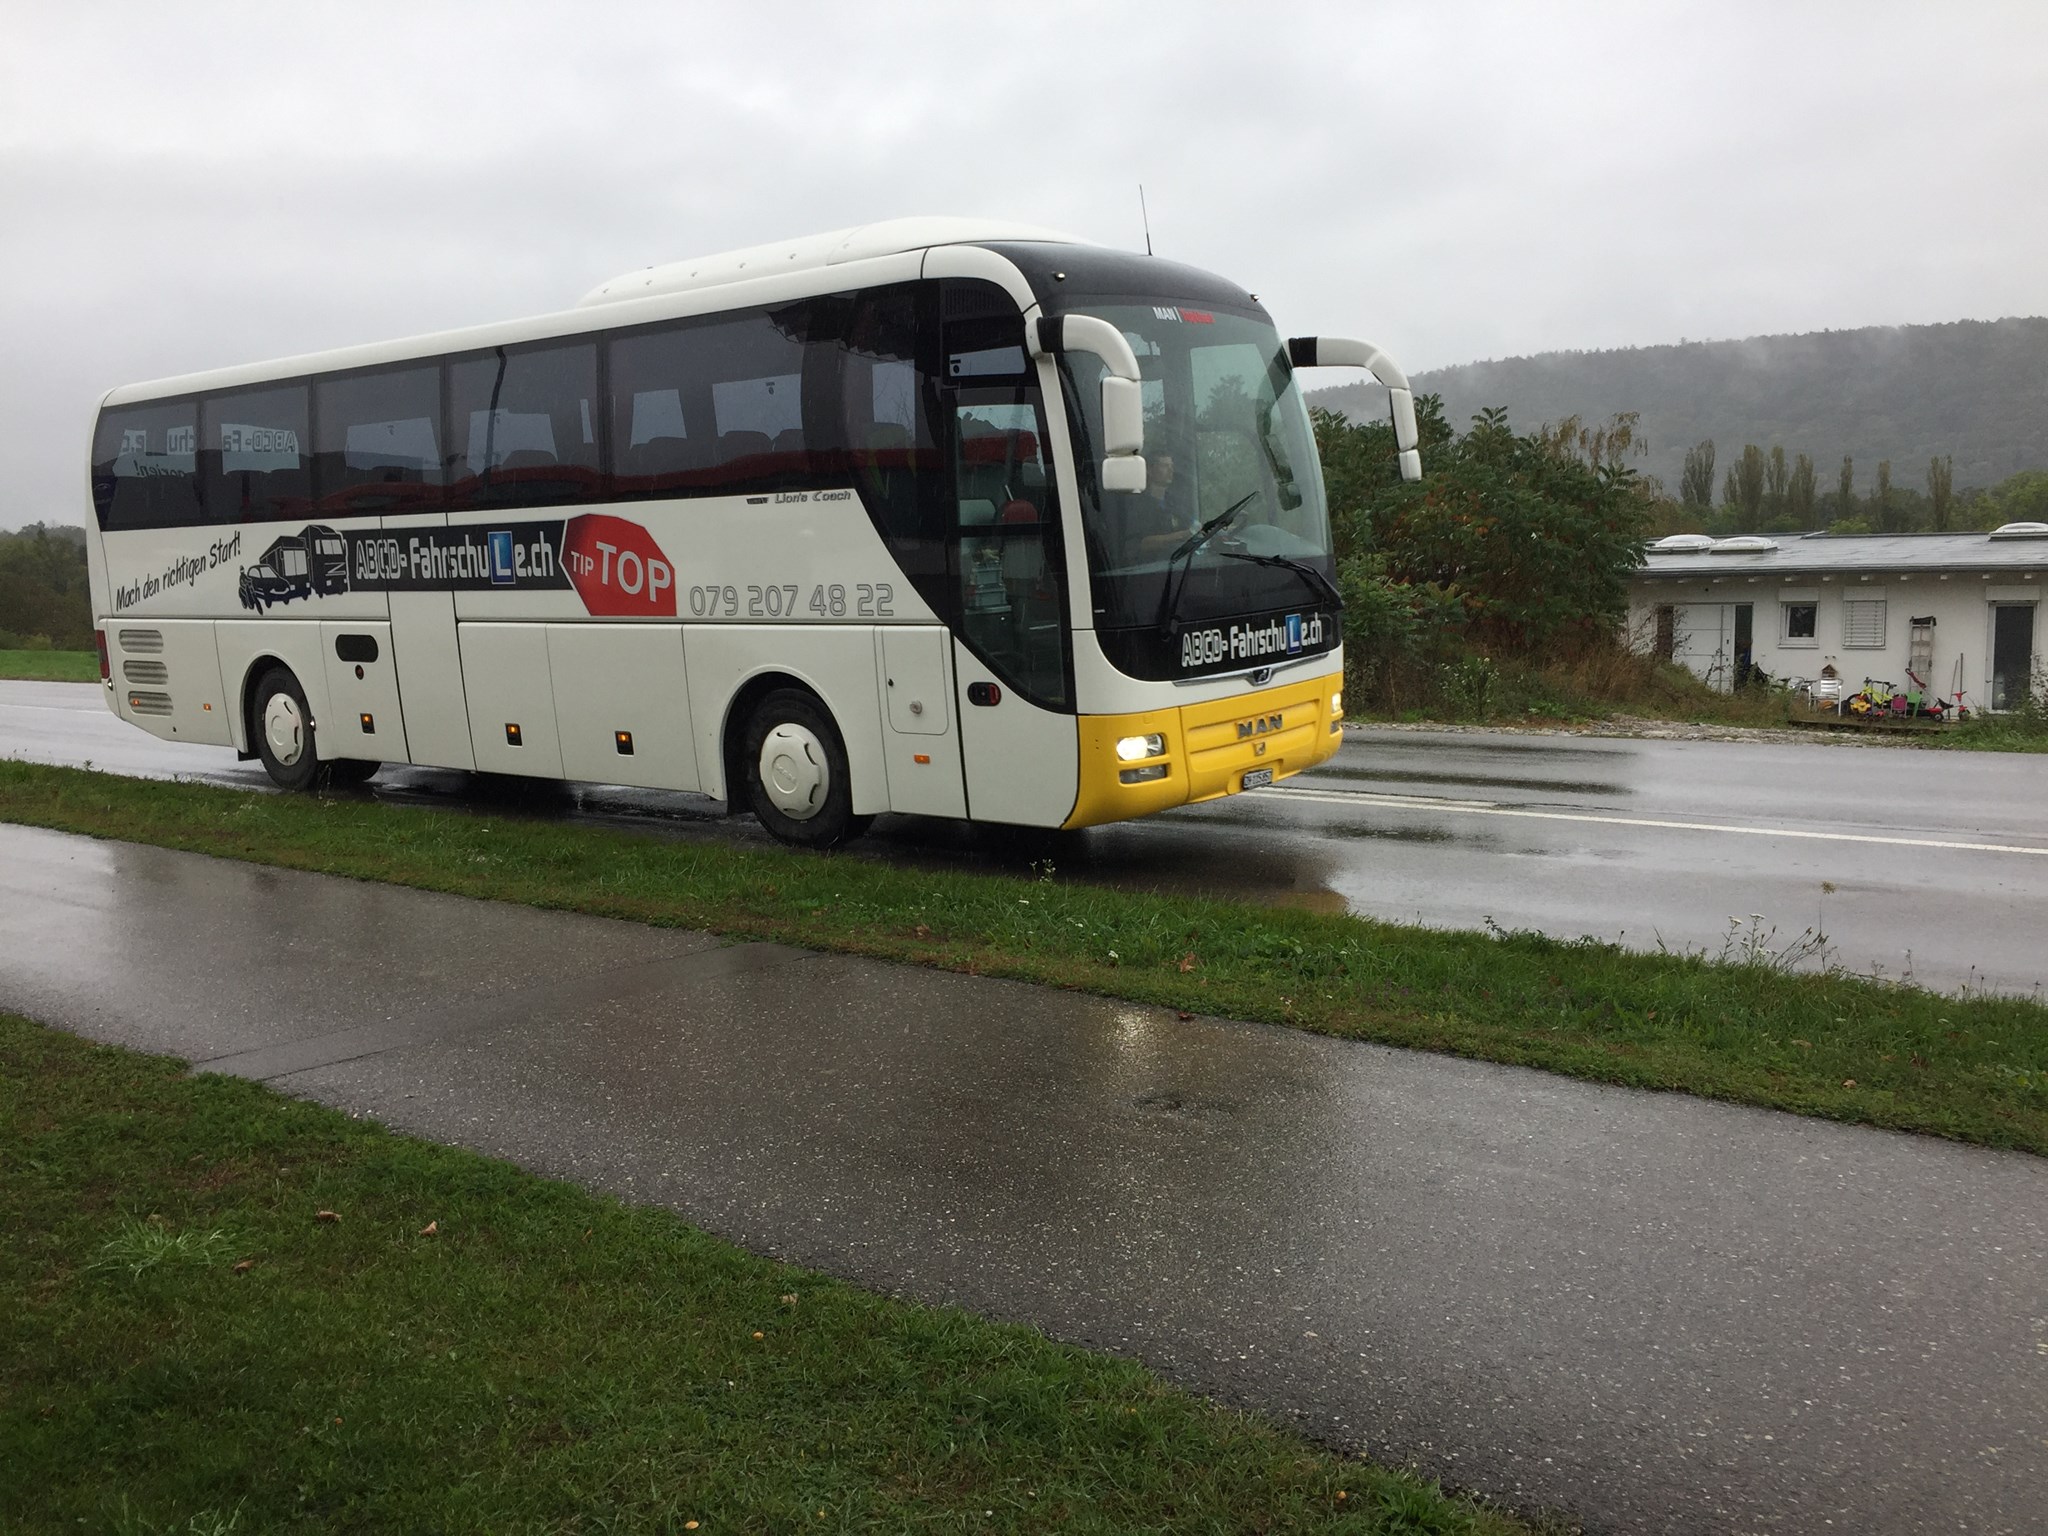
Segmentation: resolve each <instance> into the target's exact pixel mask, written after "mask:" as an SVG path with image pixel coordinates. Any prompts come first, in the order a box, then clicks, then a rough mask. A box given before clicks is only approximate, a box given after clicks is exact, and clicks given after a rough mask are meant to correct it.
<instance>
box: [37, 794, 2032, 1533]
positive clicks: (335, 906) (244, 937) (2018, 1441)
mask: <svg viewBox="0 0 2048 1536" xmlns="http://www.w3.org/2000/svg"><path fill="white" fill-rule="evenodd" d="M0 1007H6V1008H9V1009H14V1010H18V1011H22V1012H26V1013H28V1014H30V1015H32V1016H36V1017H40V1018H43V1019H46V1020H49V1021H50V1022H53V1023H56V1024H59V1025H61V1026H63V1027H66V1028H69V1029H73V1030H76V1031H78V1032H80V1033H82V1034H85V1035H88V1036H91V1037H93V1038H96V1039H101V1040H109V1041H116V1042H120V1043H124V1044H129V1045H135V1046H139V1047H142V1048H144V1049H148V1050H153V1051H160V1052H168V1053H172V1054H176V1055H180V1056H184V1057H187V1058H190V1059H195V1060H198V1061H201V1062H203V1063H207V1064H209V1065H210V1066H212V1067H213V1068H214V1069H216V1070H225V1071H237V1072H241V1073H244V1074H247V1075H250V1076H254V1077H259V1078H264V1079H267V1080H269V1081H273V1082H275V1083H277V1084H278V1085H279V1086H280V1087H282V1088H284V1089H285V1090H287V1091H289V1092H292V1093H297V1094H302V1095H305V1096H308V1097H311V1098H316V1099H319V1100H322V1101H324V1102H326V1103H330V1104H333V1105H336V1106H339V1107H343V1108H346V1109H350V1110H355V1111H360V1112H363V1113H366V1114H371V1115H374V1116H376V1117H378V1118H380V1119H382V1120H384V1121H385V1122H387V1123H389V1124H391V1125H393V1126H395V1127H398V1128H400V1129H404V1130H408V1131H414V1132H417V1133H419V1134H422V1135H426V1136H431V1137H434V1138H436V1139H439V1140H444V1141H450V1142H456V1143H460V1144H462V1145H465V1146H470V1147H474V1148H476V1149H478V1150H480V1151H483V1152H487V1153H490V1154H493V1155H496V1156H502V1157H507V1158H510V1159H513V1160H514V1161H517V1162H519V1163H521V1164H523V1165H525V1166H527V1167H529V1168H533V1169H536V1170H539V1171H541V1172H544V1173H549V1174H553V1175H557V1176H561V1177H564V1178H570V1179H575V1180H577V1181H579V1182H581V1183H584V1184H587V1185H590V1186H593V1187H596V1188H601V1189H606V1190H611V1191H615V1192H617V1193H619V1194H621V1195H624V1196H626V1197H628V1198H631V1199H635V1200H642V1201H649V1202H656V1203H660V1204H664V1205H667V1206H671V1207H673V1208H674V1209H675V1210H677V1211H679V1212H681V1213H682V1214H683V1215H685V1216H686V1217H688V1218H689V1219H691V1220H692V1221H695V1222H698V1223H701V1224H702V1225H704V1226H706V1227H708V1228H710V1229H711V1230H713V1231H716V1232H719V1233H721V1234H723V1235H725V1236H727V1237H730V1238H732V1239H734V1240H735V1241H738V1242H741V1243H743V1244H745V1245H747V1246H748V1247H750V1248H754V1249H756V1250H759V1251H762V1252H767V1253H773V1254H776V1255H779V1256H782V1257H786V1258H790V1259H794V1260H796V1261H799V1262H802V1263H805V1264H809V1265H814V1266H816V1267H818V1268H821V1269H825V1270H828V1271H830V1272H832V1273H835V1274H839V1275H844V1276H847V1277H849V1278H851V1279H854V1280H856V1281H859V1282H860V1283H862V1284H864V1285H868V1286H871V1287H874V1288H876V1289H879V1290H883V1291H889V1292H896V1293H901V1294H906V1295H911V1296H916V1297H920V1298H924V1299H930V1300H943V1301H948V1302H955V1303H958V1304H960V1305H962V1306H965V1307H968V1308H971V1309H972V1310H974V1311H976V1312H979V1313H983V1314H987V1315H990V1316H995V1317H1003V1318H1010V1319H1015V1320H1018V1321H1022V1322H1026V1323H1030V1324H1033V1325H1036V1326H1037V1327H1040V1328H1042V1329H1044V1330H1045V1331H1046V1332H1048V1333H1050V1334H1052V1335H1054V1336H1057V1337H1060V1338H1064V1339H1069V1340H1073V1341H1076V1342H1079V1343H1083V1344H1088V1345H1093V1346H1098V1347H1102V1348H1107V1349H1112V1350H1116V1351H1118V1352H1121V1353H1126V1354H1130V1355H1134V1356H1136V1357H1138V1358H1140V1359H1143V1360H1145V1361H1146V1362H1148V1363H1149V1364H1151V1365H1153V1366H1155V1367H1156V1368H1158V1369H1160V1370H1161V1371H1163V1372H1165V1373H1166V1374H1167V1375H1169V1376H1170V1377H1172V1378H1174V1379H1175V1380H1177V1381H1180V1382H1182V1383H1184V1384H1186V1385H1188V1386H1190V1387H1193V1388H1195V1389H1197V1390H1200V1391H1203V1392H1207V1393H1210V1394H1212V1395H1214V1396H1217V1397H1219V1398H1222V1399H1224V1400H1226V1401H1229V1402H1233V1403H1237V1404H1241V1405H1245V1406H1249V1407H1254V1408H1257V1409H1260V1410H1263V1411H1265V1412H1268V1413H1271V1414H1273V1415H1275V1416H1277V1417H1280V1418H1282V1419H1285V1420H1288V1421H1290V1422H1293V1423H1295V1424H1297V1425H1299V1426H1300V1427H1301V1428H1303V1429H1304V1430H1306V1431H1307V1432H1309V1433H1311V1434H1313V1435H1315V1436H1317V1437H1319V1438H1322V1439H1325V1440H1328V1441H1331V1442H1334V1443H1338V1444H1342V1445H1345V1446H1349V1447H1357V1448H1361V1449H1365V1450H1368V1451H1370V1452H1372V1453H1373V1454H1375V1455H1377V1456H1380V1457H1383V1458H1386V1459H1388V1460H1392V1461H1397V1462H1411V1461H1412V1462H1415V1463H1417V1464H1419V1465H1420V1466H1421V1467H1422V1468H1424V1469H1425V1470H1426V1471H1427V1472H1429V1473H1431V1474H1433V1475H1435V1476H1438V1477H1441V1478H1443V1479H1444V1480H1446V1481H1447V1482H1449V1483H1452V1484H1454V1485H1457V1486H1462V1487H1469V1488H1474V1489H1477V1490H1479V1491H1481V1492H1484V1493H1486V1494H1489V1495H1492V1496H1494V1497H1497V1498H1500V1499H1502V1500H1504V1501H1507V1502H1509V1503H1510V1504H1513V1505H1516V1506H1520V1507H1525V1508H1526V1507H1534V1506H1547V1507H1553V1508H1562V1509H1565V1510H1569V1511H1571V1512H1573V1513H1575V1514H1576V1515H1578V1516H1579V1517H1580V1518H1582V1519H1583V1520H1585V1521H1586V1522H1587V1524H1588V1525H1589V1527H1590V1528H1592V1529H1594V1530H1596V1531H1654V1532H1745V1531H1801V1532H1805V1531H1818V1530H1823V1529H1828V1528H1830V1527H1832V1528H1833V1529H1837V1530H1844V1531H1858V1532H1921V1531H1929V1530H1962V1531H1973V1532H1987V1533H1990V1532H2013V1533H2017V1532H2027V1531H2039V1530H2041V1529H2042V1523H2043V1522H2042V1515H2043V1510H2044V1508H2048V1502H2044V1497H2043V1492H2042V1490H2043V1489H2044V1488H2048V1161H2043V1160H2039V1159H2033V1158H2028V1157H2025V1156H2021V1155H2017V1154H2003V1153H1995V1152H1987V1151H1982V1150H1977V1149H1972V1148H1966V1147H1958V1146H1951V1145H1948V1144H1946V1143H1942V1142H1937V1141H1932V1140H1927V1139H1921V1138H1914V1137H1907V1136H1899V1135H1892V1134H1888V1133H1883V1132H1877V1131H1870V1130H1863V1129H1858V1128H1853V1127H1845V1126H1836V1125H1828V1124H1824V1123H1821V1122H1816V1121H1808V1120H1801V1119H1797V1118H1794V1117H1791V1116H1786V1115H1779V1114H1773V1113H1770V1112H1766V1111H1758V1110H1747V1109H1740V1108H1733V1107H1729V1106H1726V1105H1716V1104H1709V1103H1705V1102H1701V1101H1698V1100H1692V1099H1687V1098H1684V1097H1681V1096H1675V1095H1656V1094H1645V1093H1637V1092H1631V1091H1627V1090H1622V1089H1615V1088H1606V1087H1600V1086H1595V1085H1591V1084H1585V1083H1578V1082H1573V1081H1570V1080H1567V1079H1563V1078H1556V1077H1549V1076H1545V1075H1542V1074H1539V1073H1534V1072H1527V1071H1522V1070H1519V1069H1515V1068H1507V1067H1498V1066H1491V1065H1486V1064H1482V1063H1473V1062H1464V1061H1457V1060H1452V1059H1449V1058H1443V1057H1432V1056H1427V1055H1422V1054H1418V1053H1410V1052H1402V1051H1396V1050H1390V1049H1385V1048H1381V1047H1376V1046H1369V1045H1360V1044H1357V1043H1352V1042H1344V1041H1336V1040H1329V1039H1324V1038H1320V1037H1317V1036H1312V1035H1307V1034H1302V1033H1299V1032H1296V1031H1291V1030H1286V1029H1280V1028H1274V1027H1269V1026H1262V1025H1247V1024H1236V1023H1229V1022H1224V1021H1218V1020H1212V1019H1195V1020H1187V1021H1184V1020H1181V1019H1179V1018H1178V1017H1177V1016H1176V1015H1175V1014H1173V1013H1172V1012H1170V1011H1164V1010H1160V1009H1155V1008H1146V1007H1138V1006H1135V1005H1130V1004H1123V1003H1116V1002H1109V1001H1104V1000H1101V999H1092V998H1085V997H1078V996H1074V995H1072V994H1067V993H1062V992H1052V991H1044V990H1040V989H1036V988H1031V987H1027V986H1023V985H1019V984H1015V983H1008V982H998V981H990V980H987V979H983V978H970V977H962V976H952V975H943V974H939V973H935V972H930V971H924V970H915V969H905V968H899V967H893V966H887V965H882V964H878V963H875V962H870V961H864V960H858V959H851V958H846V957H841V956H829V955H816V954H808V953H805V952H802V951H796V950H788V949H782V948H778V947H776V946H771V945H751V944H742V945H731V946H727V945H721V944H719V943H717V942H716V941H713V940H710V939H707V938H704V937H702V936H699V935H693V934H687V933H673V932H663V931H657V930H649V929H644V928H639V927H636V926H633V925H629V924H622V923H616V922H609V921H605V920H602V919H595V918H582V917H576V916H571V915H565V914H559V913H543V912H538V911H534V910H531V909H528V908H523V907H515V906H499V905H492V904H487V903H479V902H471V901H465V900H462V899H459V898H453V897H445V896H436V895H432V894H427V893H422V892H416V891H406V890H400V889H397V888H392V887H384V886H377V885H371V884H364V883H357V882H351V881H344V880H337V879H331V878H325V877H321V876H314V875H304V874H297V873H292V872H287V871H278V870H269V869H262V868H258V867H255V866H250V865H242V864H234V863H229V862H224V861H216V860H211V859H207V858H203V857H200V856H197V855H193V854H180V853H170V852H165V851H162V850H156V849H147V848H140V847H136V846H132V845H127V844H119V843H97V842H92V841H89V840H86V839H81V838H74V837H67V836H62V835H59V834H55V833H48V832H42V831H36V830H31V829H25V828H19V827H0Z"/></svg>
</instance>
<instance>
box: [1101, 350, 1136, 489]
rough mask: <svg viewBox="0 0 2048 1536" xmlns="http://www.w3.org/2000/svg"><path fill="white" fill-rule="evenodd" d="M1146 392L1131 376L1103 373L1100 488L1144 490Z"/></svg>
mask: <svg viewBox="0 0 2048 1536" xmlns="http://www.w3.org/2000/svg"><path fill="white" fill-rule="evenodd" d="M1144 448H1145V392H1144V388H1143V386H1141V385H1139V384H1138V383H1137V382H1136V381H1134V380H1131V379H1120V378H1118V377H1117V376H1116V375H1115V374H1113V373H1108V374H1104V375H1103V376H1102V488H1103V489H1104V490H1105V491H1129V492H1131V493H1132V494H1136V493H1137V492H1139V491H1142V490H1144V489H1145V459H1144Z"/></svg>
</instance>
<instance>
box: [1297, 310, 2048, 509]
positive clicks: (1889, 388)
mask: <svg viewBox="0 0 2048 1536" xmlns="http://www.w3.org/2000/svg"><path fill="white" fill-rule="evenodd" d="M1411 382H1412V383H1413V384H1414V386H1415V392H1416V393H1417V394H1418V395H1419V394H1425V393H1434V394H1439V395H1442V396H1443V400H1444V414H1445V416H1446V417H1447V418H1448V419H1449V420H1450V421H1451V423H1452V424H1453V425H1455V426H1458V427H1461V428H1462V427H1463V426H1464V425H1465V424H1466V423H1467V422H1468V421H1469V420H1470V418H1471V417H1472V415H1473V414H1474V413H1475V412H1477V411H1479V410H1480V409H1482V408H1484V407H1487V406H1504V407H1506V409H1507V413H1508V420H1509V421H1510V422H1511V423H1512V424H1513V425H1514V426H1515V427H1516V428H1517V429H1518V430H1521V431H1528V430H1530V429H1532V428H1534V427H1537V426H1540V425H1541V424H1542V423H1544V422H1547V421H1558V420H1561V419H1563V418H1564V417H1567V416H1574V415H1576V416H1579V417H1582V418H1585V419H1586V420H1588V421H1600V420H1605V419H1606V418H1607V417H1609V416H1612V415H1613V414H1614V413H1615V412H1617V411H1637V412H1640V413H1641V416H1642V421H1641V423H1640V427H1639V430H1640V431H1641V433H1642V434H1643V435H1644V436H1645V437H1647V439H1648V441H1649V450H1650V451H1649V453H1648V454H1647V455H1646V456H1645V457H1643V458H1641V459H1639V460H1637V461H1636V462H1637V467H1638V468H1640V469H1642V470H1644V471H1645V472H1647V473H1649V474H1653V475H1655V476H1657V477H1658V479H1660V480H1662V481H1663V482H1664V486H1665V489H1666V490H1668V491H1670V492H1671V493H1672V494H1674V495H1676V494H1677V491H1678V477H1679V471H1680V468H1681V466H1682V465H1683V463H1684V459H1685V451H1686V450H1687V449H1688V448H1690V447H1692V446H1693V445H1694V444H1695V443H1698V442H1700V441H1701V440H1702V439H1705V438H1712V439H1713V440H1714V446H1715V449H1716V451H1717V460H1716V463H1717V468H1716V471H1715V477H1716V494H1717V495H1718V494H1719V480H1720V476H1721V474H1723V473H1724V472H1725V470H1726V468H1727V466H1728V465H1729V464H1730V463H1732V462H1733V461H1734V459H1735V458H1736V457H1737V456H1739V455H1740V454H1741V452H1742V445H1743V444H1744V443H1755V444H1757V445H1758V446H1759V447H1761V448H1764V449H1766V450H1768V449H1769V448H1770V447H1771V446H1772V445H1773V444H1778V445H1781V446H1782V447H1783V448H1784V450H1785V452H1786V453H1787V454H1799V453H1808V454H1811V455H1812V456H1813V462H1814V466H1815V470H1816V472H1817V474H1818V476H1819V478H1820V480H1821V482H1822V483H1823V484H1824V485H1826V484H1831V483H1832V481H1833V476H1834V474H1835V471H1836V469H1837V468H1838V467H1839V465H1840V464H1841V462H1842V455H1843V454H1850V455H1852V456H1853V457H1854V458H1855V460H1856V483H1857V487H1858V489H1859V490H1861V489H1867V488H1868V486H1869V484H1870V479H1871V476H1872V474H1873V473H1874V472H1875V470H1876V468H1877V462H1878V460H1880V459H1890V460H1891V463H1892V479H1893V480H1894V482H1896V483H1897V484H1899V485H1901V486H1917V485H1919V484H1920V483H1921V481H1922V480H1923V479H1924V477H1925V476H1926V473H1927V462H1928V460H1929V459H1932V458H1935V457H1938V456H1940V455H1944V454H1953V455H1954V456H1955V485H1956V489H1957V490H1962V489H1964V488H1965V487H1968V486H1989V485H1994V484H1996V483H1997V482H1999V481H2001V480H2003V479H2005V478H2006V476H2008V475H2011V474H2013V473H2014V472H2016V471H2018V470H2022V469H2048V319H2041V318H2028V319H2007V320H1988V321H1987V320H1959V321H1955V322H1952V323H1950V324H1946V325H1902V326H1872V327H1869V328H1867V329H1864V330H1855V331H1816V332H1812V333H1810V334H1807V335H1801V336H1753V337H1751V338H1749V339H1748V340H1747V341H1692V342H1680V343H1678V344H1677V345H1675V346H1657V347H1630V348H1626V349H1623V350H1620V351H1612V352H1544V353H1540V354H1538V355H1537V356H1535V357H1511V358H1506V359H1503V360H1501V361H1498V362H1491V361H1489V362H1483V363H1465V364H1462V365H1460V366H1458V367H1454V368H1438V369H1433V370H1431V371H1430V372H1428V373H1419V374H1416V375H1414V376H1413V378H1412V380H1411ZM1308 401H1309V404H1311V405H1320V406H1323V407H1325V408H1327V409H1330V410H1339V411H1343V412H1344V413H1345V414H1346V415H1349V416H1352V417H1353V418H1354V419H1367V418H1378V419H1384V418H1385V416H1386V413H1387V403H1386V394H1385V392H1384V391H1382V390H1380V389H1378V388H1377V387H1375V386H1373V385H1372V384H1370V383H1361V384H1348V385H1343V386H1341V387H1338V388H1334V389H1318V390H1312V391H1310V393H1309V396H1308Z"/></svg>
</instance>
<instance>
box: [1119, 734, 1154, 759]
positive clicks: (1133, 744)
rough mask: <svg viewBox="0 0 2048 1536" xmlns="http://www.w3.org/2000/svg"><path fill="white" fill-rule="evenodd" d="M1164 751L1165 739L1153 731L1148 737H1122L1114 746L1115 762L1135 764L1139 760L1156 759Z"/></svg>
mask: <svg viewBox="0 0 2048 1536" xmlns="http://www.w3.org/2000/svg"><path fill="white" fill-rule="evenodd" d="M1165 750H1166V738H1165V737H1164V736H1162V735H1160V734H1159V733H1158V732H1157V731H1154V732H1153V733H1152V734H1151V735H1150V736H1123V737H1119V738H1118V740H1117V744H1116V756H1117V761H1118V762H1120V763H1135V762H1137V761H1138V760H1139V759H1140V758H1145V757H1157V756H1159V755H1160V754H1161V753H1162V752H1164V751H1165Z"/></svg>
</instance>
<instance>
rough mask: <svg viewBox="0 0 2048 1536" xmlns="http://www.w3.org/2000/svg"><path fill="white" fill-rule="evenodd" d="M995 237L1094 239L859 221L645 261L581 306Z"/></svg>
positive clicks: (936, 223) (950, 221)
mask: <svg viewBox="0 0 2048 1536" xmlns="http://www.w3.org/2000/svg"><path fill="white" fill-rule="evenodd" d="M991 241H1004V242H1020V243H1021V242H1037V241H1051V242H1053V243H1056V244H1059V245H1086V244H1088V243H1089V242H1087V241H1085V240H1078V239H1076V238H1075V237H1074V236H1072V235H1067V234H1062V233H1060V232H1059V231H1058V230H1055V229H1041V228H1040V227H1038V226H1037V225H1035V224H1015V223H1010V222H1007V221H1004V220H1000V219H959V218H917V219H885V220H883V221H881V222H880V223H877V224H857V225H855V226H854V227H853V228H851V229H835V230H830V231H828V232H827V233H825V234H822V235H805V236H803V237H802V238H800V239H796V240H780V241H775V242H773V243H771V244H768V245H752V246H748V247H747V248H746V249H745V250H740V251H724V252H721V253H720V254H718V255H716V256H700V257H697V258H696V259H695V260H692V261H672V262H669V263H668V264H666V265H665V266H659V267H644V268H642V269H641V270H640V271H638V272H627V273H625V274H623V275H622V276H619V277H615V278H613V279H612V280H611V281H610V282H608V283H601V284H599V285H598V286H597V287H595V288H593V289H591V290H590V292H588V293H586V294H585V295H584V296H583V297H582V298H581V299H580V300H578V301H577V304H578V307H579V308H581V307H583V306H585V305H591V304H615V303H617V302H618V301H620V300H621V299H644V298H651V297H653V296H654V295H656V294H669V293H689V292H691V291H693V290H696V289H699V288H718V287H722V286H724V285H725V284H727V283H739V282H745V281H746V280H747V279H749V278H755V277H766V276H768V275H770V274H773V273H782V272H807V271H814V270H816V269H817V268H819V267H836V266H838V265H839V264H840V263H841V262H846V261H861V260H864V259H866V258H867V257H871V256H895V255H899V254H901V253H902V252H904V251H922V250H928V249H929V248H931V247H932V246H935V245H982V244H987V243H989V242H991Z"/></svg>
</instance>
